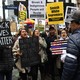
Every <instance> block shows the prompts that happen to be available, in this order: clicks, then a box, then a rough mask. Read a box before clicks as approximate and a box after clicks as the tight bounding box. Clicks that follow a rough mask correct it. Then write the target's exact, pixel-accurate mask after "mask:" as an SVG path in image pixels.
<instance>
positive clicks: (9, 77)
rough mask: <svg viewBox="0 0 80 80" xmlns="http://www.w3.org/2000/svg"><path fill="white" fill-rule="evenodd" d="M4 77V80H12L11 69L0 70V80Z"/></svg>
mask: <svg viewBox="0 0 80 80" xmlns="http://www.w3.org/2000/svg"><path fill="white" fill-rule="evenodd" d="M5 77H6V80H12V71H8V72H0V80H4V78H5Z"/></svg>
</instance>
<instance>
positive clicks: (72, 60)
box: [61, 30, 80, 80]
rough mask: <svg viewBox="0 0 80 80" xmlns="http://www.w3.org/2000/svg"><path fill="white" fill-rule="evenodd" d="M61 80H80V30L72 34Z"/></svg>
mask: <svg viewBox="0 0 80 80" xmlns="http://www.w3.org/2000/svg"><path fill="white" fill-rule="evenodd" d="M67 54H69V55H67V56H66V58H65V63H64V68H63V73H62V78H61V80H80V30H76V31H74V32H73V34H72V35H70V37H69V40H68V46H67Z"/></svg>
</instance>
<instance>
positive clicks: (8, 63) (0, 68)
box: [0, 46, 14, 72]
mask: <svg viewBox="0 0 80 80" xmlns="http://www.w3.org/2000/svg"><path fill="white" fill-rule="evenodd" d="M13 66H14V59H13V55H12V48H11V46H5V47H0V72H6V71H11V70H12V69H13Z"/></svg>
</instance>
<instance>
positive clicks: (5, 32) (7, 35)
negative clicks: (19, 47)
mask: <svg viewBox="0 0 80 80" xmlns="http://www.w3.org/2000/svg"><path fill="white" fill-rule="evenodd" d="M12 43H13V41H12V36H11V32H10V22H8V21H5V22H0V47H1V46H8V45H11V44H12Z"/></svg>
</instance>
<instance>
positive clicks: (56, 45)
mask: <svg viewBox="0 0 80 80" xmlns="http://www.w3.org/2000/svg"><path fill="white" fill-rule="evenodd" d="M50 48H51V52H52V55H56V54H62V51H63V50H66V48H67V41H64V40H59V41H54V42H51V47H50Z"/></svg>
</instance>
